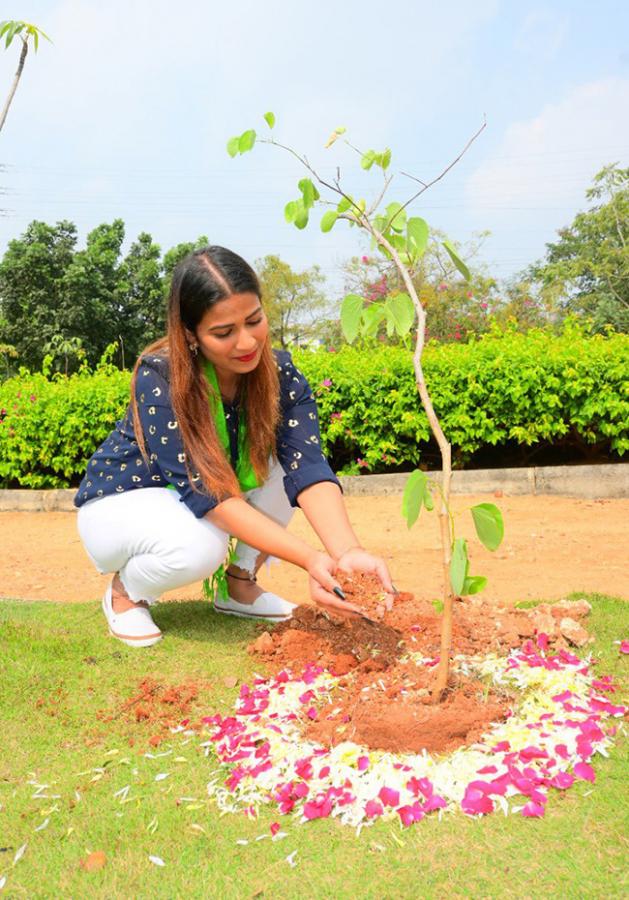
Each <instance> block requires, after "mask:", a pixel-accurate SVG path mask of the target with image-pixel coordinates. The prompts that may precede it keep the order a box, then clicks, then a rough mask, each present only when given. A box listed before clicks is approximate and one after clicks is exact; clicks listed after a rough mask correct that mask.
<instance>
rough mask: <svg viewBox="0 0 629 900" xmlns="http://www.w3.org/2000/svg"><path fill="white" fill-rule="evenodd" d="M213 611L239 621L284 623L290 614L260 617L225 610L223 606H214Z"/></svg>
mask: <svg viewBox="0 0 629 900" xmlns="http://www.w3.org/2000/svg"><path fill="white" fill-rule="evenodd" d="M214 609H215V610H216V612H220V613H223V615H225V616H237V617H238V618H239V619H263V620H264V621H265V622H285V621H286V620H287V619H290V618H291V617H292V616H291V613H289V614H288V615H284V614H282V613H278V614H277V615H273V614H271V613H269V614H267V615H265V616H260V615H256V613H243V612H237V611H236V610H235V609H225V607H224V606H217V605H216V603H215V604H214Z"/></svg>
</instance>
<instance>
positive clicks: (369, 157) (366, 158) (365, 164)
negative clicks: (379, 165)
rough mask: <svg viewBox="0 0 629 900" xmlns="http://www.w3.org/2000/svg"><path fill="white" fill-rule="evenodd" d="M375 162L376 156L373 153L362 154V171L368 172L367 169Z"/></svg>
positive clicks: (369, 151) (371, 151)
mask: <svg viewBox="0 0 629 900" xmlns="http://www.w3.org/2000/svg"><path fill="white" fill-rule="evenodd" d="M375 161H376V154H375V153H374V151H373V150H367V152H366V153H363V155H362V157H361V160H360V165H361V167H362V168H363V169H366V170H367V171H369V169H370V168H371V167H372V166H373V164H374V163H375Z"/></svg>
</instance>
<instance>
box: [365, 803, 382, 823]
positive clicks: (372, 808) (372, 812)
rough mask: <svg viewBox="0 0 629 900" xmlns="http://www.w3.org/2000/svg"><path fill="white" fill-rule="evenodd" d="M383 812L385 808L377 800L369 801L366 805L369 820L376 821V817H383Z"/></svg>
mask: <svg viewBox="0 0 629 900" xmlns="http://www.w3.org/2000/svg"><path fill="white" fill-rule="evenodd" d="M383 812H384V807H383V806H382V804H381V803H378V801H377V800H368V801H367V803H366V804H365V815H366V816H367V818H368V819H375V817H376V816H381V815H382V813H383Z"/></svg>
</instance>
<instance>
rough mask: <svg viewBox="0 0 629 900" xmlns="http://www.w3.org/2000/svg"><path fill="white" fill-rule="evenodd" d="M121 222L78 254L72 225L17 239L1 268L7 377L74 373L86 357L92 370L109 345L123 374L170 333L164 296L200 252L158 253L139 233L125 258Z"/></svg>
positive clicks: (106, 227)
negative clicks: (47, 362) (44, 369)
mask: <svg viewBox="0 0 629 900" xmlns="http://www.w3.org/2000/svg"><path fill="white" fill-rule="evenodd" d="M124 239H125V227H124V222H123V221H122V220H121V219H115V220H114V221H113V222H112V223H110V224H106V223H105V224H101V225H99V226H97V227H96V228H95V229H93V230H92V231H91V232H90V233H89V234H88V236H87V241H86V246H85V248H84V249H81V250H78V249H77V246H76V245H77V231H76V227H75V226H74V225H73V224H72V222H66V221H64V222H58V223H57V224H56V225H47V224H46V223H45V222H31V224H30V225H29V226H28V228H27V229H26V231H25V232H24V234H23V235H21V237H19V238H16V239H14V240H12V241H11V242H10V244H9V246H8V249H7V251H6V253H5V255H4V257H3V259H2V261H1V262H0V344H1V345H3V346H5V347H11V348H13V349H12V350H10V351H9V350H5V351H3V352H2V363H3V368H4V370H5V375H6V376H7V377H8V376H9V375H10V374H11V371H12V370H13V371H15V370H16V369H17V368H18V367H19V366H20V365H22V366H26V367H27V368H30V369H39V368H40V367H41V365H42V363H43V360H44V357H45V356H47V355H50V356H52V358H53V363H52V365H53V368H56V369H58V370H60V371H65V369H66V366H67V368H68V370H70V371H72V370H74V369H76V368H77V367H78V365H79V364H80V361H81V359H82V358H83V356H84V357H85V359H86V361H87V362H88V363H89V364H90V365H94V364H95V363H96V362H98V360H99V359H100V357H101V356H102V354H103V352H104V351H105V349H106V348H107V347H108V346H109V345H110V344H112V343H114V342H115V343H116V344H117V345H118V350H117V353H116V356H115V360H116V362H117V364H118V365H120V366H121V367H122V368H125V367H127V368H128V367H130V366H132V365H133V363H134V361H135V359H136V357H137V356H138V354H139V353H140V352H141V350H142V348H143V347H145V346H146V345H147V344H148V343H149V342H151V341H153V340H154V339H155V338H157V337H159V336H160V335H162V334H163V333H164V331H165V320H166V297H167V294H168V290H169V287H170V281H171V276H172V271H173V269H174V267H175V266H176V265H177V263H178V262H179V261H180V260H181V259H183V257H184V256H187V255H188V253H190V252H191V251H192V250H195V249H197V248H198V247H203V246H207V244H208V239H207V237H206V236H205V235H201V236H200V237H199V238H197V240H196V241H187V242H184V243H181V244H177V245H176V246H175V247H173V248H171V249H170V250H168V251H167V252H166V253H165V254H164V257H163V259H162V253H161V248H160V247H159V245H158V244H156V243H155V242H154V241H153V238H152V237H151V235H150V234H148V233H146V232H142V233H141V234H139V235H138V237H137V238H136V240H135V241H134V242H133V243H132V244H131V246H130V248H129V250H128V252H127V254H126V255H125V256H123V255H122V246H123V243H124Z"/></svg>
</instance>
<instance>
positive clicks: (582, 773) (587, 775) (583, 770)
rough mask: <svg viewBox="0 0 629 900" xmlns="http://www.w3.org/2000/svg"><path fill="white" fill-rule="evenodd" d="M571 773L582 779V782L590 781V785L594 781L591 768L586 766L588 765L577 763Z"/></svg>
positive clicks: (594, 776)
mask: <svg viewBox="0 0 629 900" xmlns="http://www.w3.org/2000/svg"><path fill="white" fill-rule="evenodd" d="M572 771H573V772H574V774H575V775H576V776H577V778H582V779H583V780H584V781H591V782H592V783H594V782H595V781H596V775H595V774H594V769H593V768H592V766H590V765H588V763H584V762H580V763H577V764H576V766H574V768H573V770H572Z"/></svg>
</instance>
